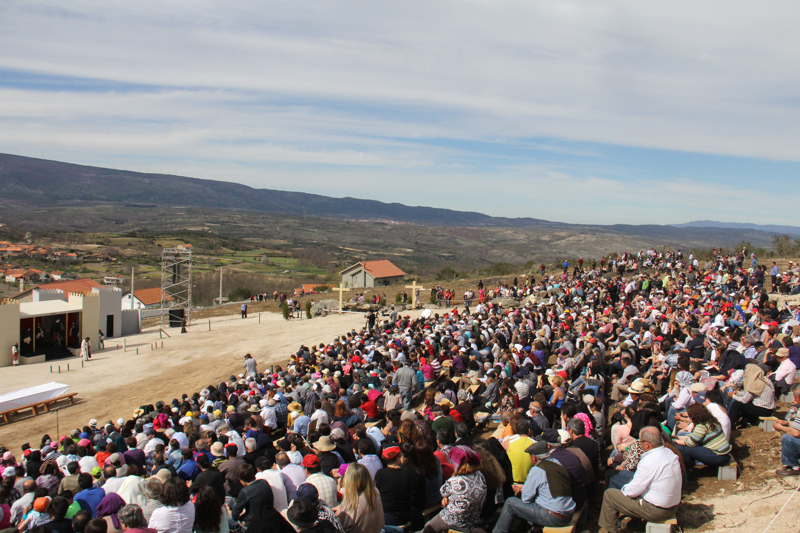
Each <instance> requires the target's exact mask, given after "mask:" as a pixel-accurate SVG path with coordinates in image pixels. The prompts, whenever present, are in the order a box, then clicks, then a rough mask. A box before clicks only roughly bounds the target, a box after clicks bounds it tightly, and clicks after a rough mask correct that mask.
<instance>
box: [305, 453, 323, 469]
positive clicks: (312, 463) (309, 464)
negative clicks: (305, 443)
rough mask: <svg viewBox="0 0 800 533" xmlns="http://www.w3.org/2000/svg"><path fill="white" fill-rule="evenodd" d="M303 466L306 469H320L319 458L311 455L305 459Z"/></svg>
mask: <svg viewBox="0 0 800 533" xmlns="http://www.w3.org/2000/svg"><path fill="white" fill-rule="evenodd" d="M303 466H304V467H306V468H317V467H319V457H317V456H316V455H314V454H313V453H310V454H308V455H306V456H305V457H303Z"/></svg>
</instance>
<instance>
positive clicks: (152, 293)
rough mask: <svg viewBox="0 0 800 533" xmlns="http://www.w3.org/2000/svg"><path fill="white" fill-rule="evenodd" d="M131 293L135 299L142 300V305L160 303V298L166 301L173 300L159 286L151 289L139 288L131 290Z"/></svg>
mask: <svg viewBox="0 0 800 533" xmlns="http://www.w3.org/2000/svg"><path fill="white" fill-rule="evenodd" d="M133 295H134V296H136V299H137V300H139V301H140V302H142V304H144V305H154V304H158V303H161V300H162V299H163V300H165V301H167V302H169V301H172V300H174V298H173V297H172V296H169V295H168V294H166V293H164V292H161V287H153V288H152V289H139V290H138V291H133ZM162 296H163V298H162Z"/></svg>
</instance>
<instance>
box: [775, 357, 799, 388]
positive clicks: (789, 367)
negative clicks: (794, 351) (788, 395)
mask: <svg viewBox="0 0 800 533" xmlns="http://www.w3.org/2000/svg"><path fill="white" fill-rule="evenodd" d="M795 372H797V367H796V366H795V365H794V363H793V362H792V360H791V359H788V358H787V359H784V360H783V361H782V362H781V364H780V365H779V366H778V370H776V371H775V381H780V380H782V379H784V378H786V384H787V385H793V384H794V374H795Z"/></svg>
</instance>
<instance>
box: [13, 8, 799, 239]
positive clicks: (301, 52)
mask: <svg viewBox="0 0 800 533" xmlns="http://www.w3.org/2000/svg"><path fill="white" fill-rule="evenodd" d="M798 23H800V4H797V3H796V2H791V1H790V2H770V3H768V4H754V3H749V2H703V3H700V4H698V3H697V2H670V3H668V4H656V3H650V2H639V1H630V2H613V1H612V2H603V3H597V2H570V1H559V2H546V3H545V2H528V1H517V2H515V1H508V2H478V1H464V2H455V1H438V2H436V1H435V2H421V1H420V2H413V1H412V2H402V3H385V2H347V1H339V2H318V1H314V2H306V1H292V2H266V3H264V2H250V1H246V2H245V1H239V2H232V3H220V2H210V1H179V0H176V1H171V2H167V3H164V2H152V1H143V2H135V3H133V2H84V1H81V0H74V1H72V2H70V3H68V4H64V3H63V2H37V1H23V0H6V1H4V2H2V3H0V151H2V152H8V153H14V154H20V155H27V156H32V157H41V158H46V159H56V160H62V161H69V162H74V163H82V164H88V165H98V166H106V167H113V168H124V169H131V170H138V171H142V172H164V173H173V174H180V175H188V176H194V177H199V178H208V179H222V180H228V181H236V182H241V183H245V184H247V185H250V186H253V187H264V188H275V189H284V190H295V191H305V192H312V193H318V194H326V195H331V196H354V197H360V198H370V199H376V200H382V201H387V202H402V203H406V204H410V205H430V206H434V207H446V208H450V209H463V210H473V211H480V212H484V213H488V214H491V215H499V216H526V217H535V218H543V219H549V220H557V221H562V222H579V223H603V224H615V223H633V224H636V223H649V224H671V223H681V222H688V221H690V220H697V219H714V220H722V221H735V222H753V223H763V224H789V225H800V215H798V214H797V211H796V210H795V209H794V198H796V197H797V195H798V192H800V191H799V190H798V189H799V188H800V186H799V185H798V183H800V181H798V179H797V177H798V171H800V151H798V149H797V146H800V94H798V93H799V92H800V79H798V78H800V70H798V69H796V68H793V65H797V64H800V57H799V56H800V46H798V45H799V44H800V42H798V41H800V37H798V33H797V31H796V28H797V27H798Z"/></svg>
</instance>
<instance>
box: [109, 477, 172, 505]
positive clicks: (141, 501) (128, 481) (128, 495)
mask: <svg viewBox="0 0 800 533" xmlns="http://www.w3.org/2000/svg"><path fill="white" fill-rule="evenodd" d="M164 470H167V469H166V468H165V469H164ZM167 472H169V470H167ZM117 495H119V497H120V498H122V500H123V501H124V502H125V503H126V504H128V505H131V504H136V505H138V506H139V507H141V508H142V509H144V506H145V505H146V504H147V496H145V494H144V489H143V488H142V478H140V477H139V476H127V477H126V478H125V481H123V482H122V485H121V486H120V488H119V490H118V491H117Z"/></svg>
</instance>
